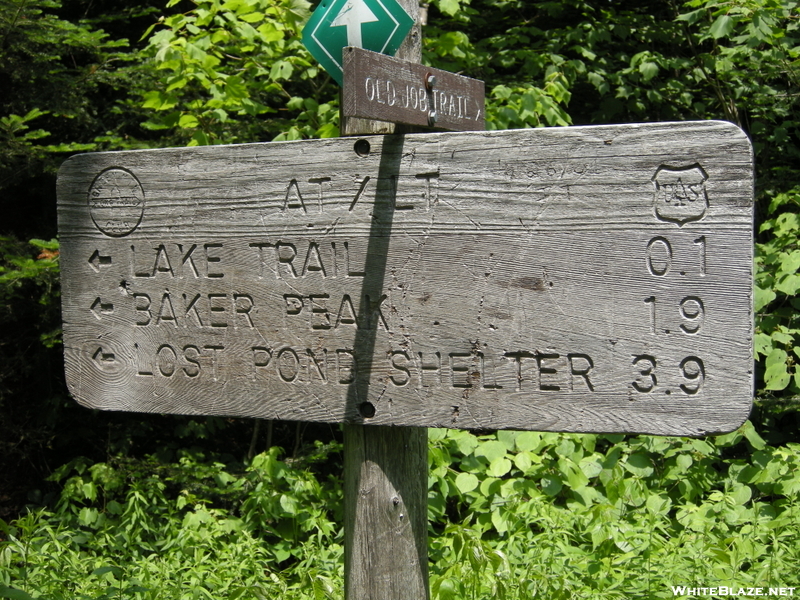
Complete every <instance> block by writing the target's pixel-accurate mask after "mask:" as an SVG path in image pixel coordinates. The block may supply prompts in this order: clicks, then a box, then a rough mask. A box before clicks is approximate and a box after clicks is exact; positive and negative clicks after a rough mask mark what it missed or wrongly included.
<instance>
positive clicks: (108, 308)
mask: <svg viewBox="0 0 800 600" xmlns="http://www.w3.org/2000/svg"><path fill="white" fill-rule="evenodd" d="M90 309H91V311H92V312H93V313H94V316H95V317H97V319H98V320H100V315H110V314H113V313H114V305H113V304H111V303H110V302H109V303H105V302H103V301H102V300H101V299H100V298H99V297H98V298H97V299H96V300H95V301H94V302H93V303H92V306H91V307H90Z"/></svg>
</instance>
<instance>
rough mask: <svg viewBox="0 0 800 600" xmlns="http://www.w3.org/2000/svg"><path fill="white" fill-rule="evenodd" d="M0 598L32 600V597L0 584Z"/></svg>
mask: <svg viewBox="0 0 800 600" xmlns="http://www.w3.org/2000/svg"><path fill="white" fill-rule="evenodd" d="M0 598H9V599H10V600H34V597H33V596H31V595H30V594H28V593H27V592H23V591H22V590H18V589H15V588H11V587H8V586H6V585H3V584H2V583H0Z"/></svg>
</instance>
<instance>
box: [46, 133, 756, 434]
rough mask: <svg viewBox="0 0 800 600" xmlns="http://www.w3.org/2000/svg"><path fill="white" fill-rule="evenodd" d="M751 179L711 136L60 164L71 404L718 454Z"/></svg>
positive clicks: (123, 155)
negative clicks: (556, 437)
mask: <svg viewBox="0 0 800 600" xmlns="http://www.w3.org/2000/svg"><path fill="white" fill-rule="evenodd" d="M752 172H753V161H752V151H751V147H750V144H749V142H748V140H747V138H746V137H745V135H744V134H743V133H742V132H741V131H740V130H739V129H738V128H736V127H735V126H733V125H731V124H729V123H723V122H710V121H704V122H688V123H660V124H647V125H620V126H602V127H574V128H568V129H567V128H564V129H535V130H519V131H499V132H481V133H442V134H424V135H406V136H386V137H380V136H376V137H367V138H361V139H334V140H319V141H302V142H288V143H269V144H245V145H239V146H215V147H204V148H183V149H164V150H148V151H132V152H114V153H98V154H85V155H80V156H76V157H74V158H72V159H70V160H69V161H67V162H66V163H65V164H64V166H63V167H62V168H61V171H60V173H59V181H58V196H59V229H60V236H61V247H62V270H63V309H64V345H65V356H66V372H67V380H68V383H69V386H70V390H71V392H72V394H73V395H74V397H75V398H76V399H77V400H78V401H79V402H81V403H82V404H84V405H87V406H90V407H94V408H100V409H110V410H130V411H148V412H171V413H184V414H205V415H210V414H216V415H233V416H252V417H262V418H268V419H289V420H302V421H326V422H348V423H361V422H363V423H371V424H381V425H415V426H431V427H456V428H497V429H500V428H519V429H531V430H539V431H573V432H591V431H603V432H639V433H652V434H662V435H701V434H704V433H713V432H721V431H729V430H732V429H734V428H735V427H737V426H738V425H739V424H740V423H741V422H742V421H743V420H744V419H745V418H746V417H747V415H748V413H749V409H750V403H751V394H752V378H753V360H752V308H751V306H752V200H753V179H752ZM383 264H385V272H384V270H383V269H374V268H373V266H374V265H378V266H382V265H383ZM378 271H379V272H378Z"/></svg>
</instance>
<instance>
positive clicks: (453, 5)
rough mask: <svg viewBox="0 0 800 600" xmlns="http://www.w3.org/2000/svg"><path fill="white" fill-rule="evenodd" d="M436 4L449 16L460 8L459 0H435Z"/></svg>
mask: <svg viewBox="0 0 800 600" xmlns="http://www.w3.org/2000/svg"><path fill="white" fill-rule="evenodd" d="M436 4H437V5H438V7H439V10H440V11H442V12H443V13H444V14H446V15H450V16H451V17H452V16H453V15H454V14H456V13H457V12H458V9H459V8H460V6H459V4H460V1H459V0H437V2H436Z"/></svg>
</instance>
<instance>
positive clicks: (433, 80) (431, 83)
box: [425, 73, 436, 92]
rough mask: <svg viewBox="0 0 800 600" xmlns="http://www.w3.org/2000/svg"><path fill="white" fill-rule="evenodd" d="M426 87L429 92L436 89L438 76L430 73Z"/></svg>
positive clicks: (426, 79) (426, 77)
mask: <svg viewBox="0 0 800 600" xmlns="http://www.w3.org/2000/svg"><path fill="white" fill-rule="evenodd" d="M425 87H426V88H427V90H428V91H429V92H430V91H431V90H433V88H434V87H436V75H432V74H430V73H428V74H427V75H426V76H425Z"/></svg>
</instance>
